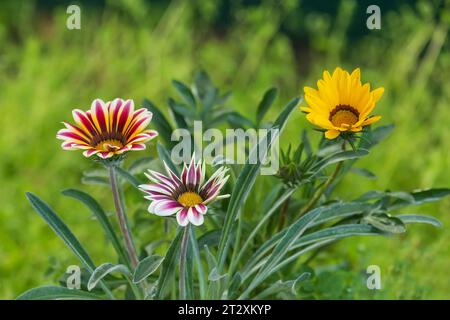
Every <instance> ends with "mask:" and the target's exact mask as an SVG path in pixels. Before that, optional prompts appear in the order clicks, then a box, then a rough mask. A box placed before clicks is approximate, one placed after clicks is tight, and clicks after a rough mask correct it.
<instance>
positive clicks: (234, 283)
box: [228, 272, 242, 300]
mask: <svg viewBox="0 0 450 320" xmlns="http://www.w3.org/2000/svg"><path fill="white" fill-rule="evenodd" d="M241 283H242V277H241V274H240V273H239V272H236V273H235V274H234V276H233V279H231V283H230V287H229V288H228V299H230V300H234V299H236V298H237V294H238V290H239V287H240V286H241Z"/></svg>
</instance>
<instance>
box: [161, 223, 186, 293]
mask: <svg viewBox="0 0 450 320" xmlns="http://www.w3.org/2000/svg"><path fill="white" fill-rule="evenodd" d="M182 235H183V230H182V229H181V228H178V229H177V235H176V236H175V239H173V241H172V243H171V244H170V247H169V249H168V250H167V253H166V256H165V257H164V261H163V263H162V267H161V273H160V274H159V279H158V286H157V288H156V297H157V298H158V299H162V298H163V297H164V293H165V291H166V288H167V286H168V284H169V279H170V277H171V276H173V275H174V273H175V269H176V266H177V257H178V252H179V251H180V244H181V238H182Z"/></svg>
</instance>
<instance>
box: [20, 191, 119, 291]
mask: <svg viewBox="0 0 450 320" xmlns="http://www.w3.org/2000/svg"><path fill="white" fill-rule="evenodd" d="M26 196H27V198H28V200H29V201H30V203H31V205H32V206H33V208H34V209H35V210H36V212H37V213H38V214H39V215H40V216H41V217H42V218H43V219H44V220H45V222H47V224H48V225H49V226H50V228H52V229H53V231H54V232H55V233H56V234H57V235H58V236H59V237H60V238H61V239H62V240H63V241H64V242H65V243H66V245H67V246H68V247H69V248H70V249H71V250H72V252H73V253H74V254H75V255H76V256H77V257H78V259H80V261H81V263H82V264H83V265H84V266H85V267H86V269H88V271H89V272H90V273H92V272H94V270H95V264H94V262H93V261H92V259H91V257H90V256H89V255H88V253H87V252H86V250H85V249H84V248H83V246H82V245H81V243H80V242H79V241H78V239H77V238H76V237H75V236H74V235H73V233H72V231H70V229H69V228H68V227H67V226H66V224H65V223H64V222H63V221H62V220H61V219H60V218H59V216H58V215H57V214H56V213H55V212H54V211H53V210H52V209H51V208H50V207H49V206H48V205H47V204H46V203H45V202H44V201H42V200H41V199H40V198H39V197H38V196H36V195H34V194H32V193H30V192H27V193H26ZM100 285H101V287H102V289H103V290H104V291H105V293H106V294H108V295H109V296H110V298H114V297H113V295H112V293H111V292H110V290H109V289H108V287H107V286H106V284H105V283H104V282H103V281H100Z"/></svg>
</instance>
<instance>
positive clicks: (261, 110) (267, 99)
mask: <svg viewBox="0 0 450 320" xmlns="http://www.w3.org/2000/svg"><path fill="white" fill-rule="evenodd" d="M276 97H277V88H270V89H269V90H267V91H266V92H265V93H264V96H263V98H262V100H261V102H260V103H259V106H258V109H257V112H256V123H258V124H259V123H261V120H262V119H263V118H264V115H265V114H266V113H267V111H268V110H269V108H270V106H271V105H272V104H273V101H274V100H275V98H276Z"/></svg>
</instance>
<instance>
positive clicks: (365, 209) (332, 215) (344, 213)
mask: <svg viewBox="0 0 450 320" xmlns="http://www.w3.org/2000/svg"><path fill="white" fill-rule="evenodd" d="M377 207H378V205H377V204H373V203H363V202H344V203H342V202H337V203H332V204H330V205H327V206H322V207H319V208H322V211H321V212H320V215H319V217H318V218H317V219H316V220H315V221H314V222H313V223H312V224H311V226H316V225H319V224H322V223H325V222H328V221H330V220H334V219H343V218H349V217H351V216H356V215H361V214H363V213H370V212H372V211H373V210H375V209H376V208H377Z"/></svg>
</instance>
